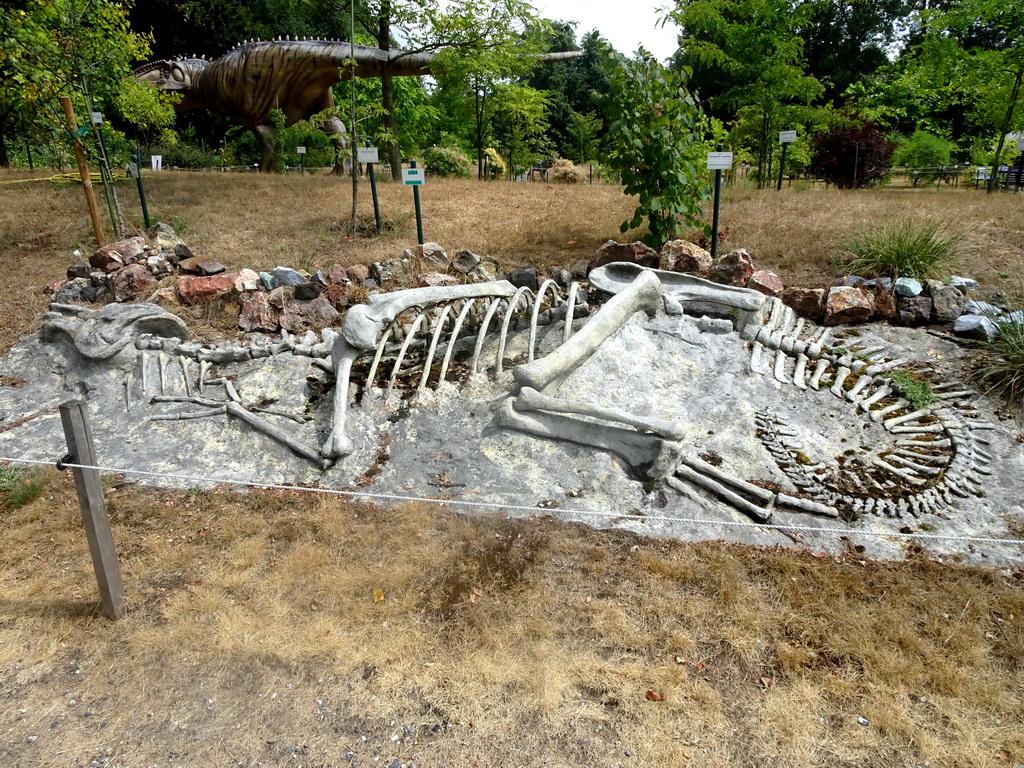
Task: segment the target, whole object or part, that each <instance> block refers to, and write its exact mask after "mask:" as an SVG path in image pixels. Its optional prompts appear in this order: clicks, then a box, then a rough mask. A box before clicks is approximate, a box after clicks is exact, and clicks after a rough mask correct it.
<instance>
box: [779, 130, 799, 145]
mask: <svg viewBox="0 0 1024 768" xmlns="http://www.w3.org/2000/svg"><path fill="white" fill-rule="evenodd" d="M794 141H796V131H779V144H792V143H793V142H794Z"/></svg>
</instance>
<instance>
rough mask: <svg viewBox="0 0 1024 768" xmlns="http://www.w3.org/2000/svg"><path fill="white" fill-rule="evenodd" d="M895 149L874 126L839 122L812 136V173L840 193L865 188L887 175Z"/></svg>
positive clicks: (855, 119)
mask: <svg viewBox="0 0 1024 768" xmlns="http://www.w3.org/2000/svg"><path fill="white" fill-rule="evenodd" d="M896 146H897V144H896V142H895V141H890V140H889V139H887V138H886V137H885V135H884V134H883V132H882V130H881V129H880V128H879V126H878V125H876V124H875V123H872V122H870V121H867V120H861V119H860V118H858V117H857V116H854V117H852V118H848V119H841V121H840V122H837V123H836V124H835V125H833V126H832V127H831V128H829V129H828V130H826V131H822V132H821V133H819V134H817V135H815V137H814V150H813V153H812V155H811V172H812V173H814V174H815V175H817V176H820V177H821V178H823V179H824V180H825V181H827V182H830V183H832V184H835V185H836V186H837V187H839V188H840V189H857V188H860V187H865V186H868V185H869V184H871V183H872V182H874V181H877V180H879V179H881V178H884V177H885V175H886V174H887V173H888V172H889V168H890V167H891V166H892V155H893V152H895V151H896Z"/></svg>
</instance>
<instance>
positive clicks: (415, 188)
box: [402, 160, 425, 245]
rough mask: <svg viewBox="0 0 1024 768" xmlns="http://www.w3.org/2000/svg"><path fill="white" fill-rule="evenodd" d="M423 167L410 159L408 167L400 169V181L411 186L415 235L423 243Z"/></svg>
mask: <svg viewBox="0 0 1024 768" xmlns="http://www.w3.org/2000/svg"><path fill="white" fill-rule="evenodd" d="M424 170H425V169H424V168H417V167H416V161H415V160H410V161H409V167H408V168H403V169H402V183H403V184H405V185H406V186H407V187H412V199H413V201H414V202H415V205H416V237H418V238H419V244H420V245H423V216H422V215H421V213H420V187H421V186H423V179H424V173H423V172H424Z"/></svg>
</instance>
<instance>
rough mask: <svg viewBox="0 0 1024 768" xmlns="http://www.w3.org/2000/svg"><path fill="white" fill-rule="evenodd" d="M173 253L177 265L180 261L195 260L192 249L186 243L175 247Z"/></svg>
mask: <svg viewBox="0 0 1024 768" xmlns="http://www.w3.org/2000/svg"><path fill="white" fill-rule="evenodd" d="M173 253H174V263H175V264H177V263H178V262H179V261H188V260H189V259H194V258H195V256H194V255H193V254H192V249H190V248H189V247H188V246H187V245H185V244H184V243H178V244H177V245H176V246H174V251H173Z"/></svg>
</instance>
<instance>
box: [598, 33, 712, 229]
mask: <svg viewBox="0 0 1024 768" xmlns="http://www.w3.org/2000/svg"><path fill="white" fill-rule="evenodd" d="M605 55H606V56H607V57H608V59H609V60H610V62H611V63H612V65H613V66H612V67H611V68H610V71H611V73H612V74H611V81H610V83H609V86H610V87H609V91H608V94H607V98H606V99H605V101H604V104H605V109H606V114H607V117H608V119H609V122H610V125H609V128H608V136H607V141H608V145H607V146H608V149H607V155H606V157H605V161H606V162H607V164H608V165H609V167H611V168H612V169H614V170H615V171H616V172H617V173H618V174H619V175H620V176H621V178H622V181H623V183H624V184H625V192H626V194H627V195H637V196H638V205H637V209H636V212H635V213H634V214H633V218H632V219H630V220H628V221H624V222H623V223H622V226H621V230H622V231H623V232H626V231H628V230H629V229H636V228H637V227H639V226H640V225H641V224H642V223H643V220H644V219H645V218H646V219H647V223H648V232H647V234H646V235H645V236H644V238H643V239H644V242H645V243H647V244H648V245H650V246H652V247H654V248H660V247H661V246H662V245H663V244H664V243H666V242H667V241H669V240H672V239H674V238H677V237H679V236H680V235H681V234H682V233H683V232H684V231H685V229H686V228H687V227H691V226H696V225H699V224H701V223H702V222H701V219H700V217H701V213H702V210H701V200H702V199H704V198H705V197H707V196H708V194H709V189H708V186H707V184H705V183H704V181H703V180H702V179H701V177H700V174H699V172H698V170H697V164H696V162H695V161H696V159H697V157H698V156H699V155H700V154H701V153H702V151H703V149H704V148H703V146H702V145H701V142H700V138H701V136H700V134H701V133H703V127H704V126H703V120H702V115H701V111H700V108H699V107H698V106H697V103H696V101H695V100H694V98H693V96H692V95H691V94H690V93H689V91H688V90H687V88H686V72H685V71H679V70H669V69H666V68H665V67H664V66H662V65H661V64H660V63H658V61H657V60H656V59H655V58H654V57H653V56H652V55H651V54H650V53H648V52H647V51H645V50H644V49H643V48H641V49H640V50H639V51H637V53H636V54H635V58H632V59H630V58H627V57H625V56H623V55H622V54H620V53H618V52H616V51H614V50H612V49H611V48H607V49H606V52H605Z"/></svg>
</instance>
